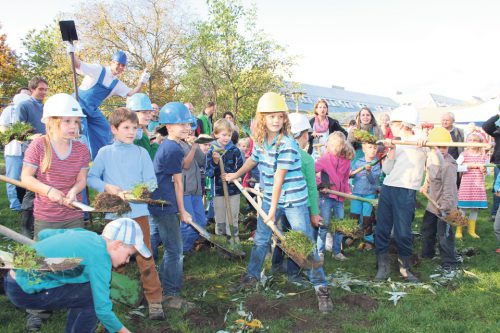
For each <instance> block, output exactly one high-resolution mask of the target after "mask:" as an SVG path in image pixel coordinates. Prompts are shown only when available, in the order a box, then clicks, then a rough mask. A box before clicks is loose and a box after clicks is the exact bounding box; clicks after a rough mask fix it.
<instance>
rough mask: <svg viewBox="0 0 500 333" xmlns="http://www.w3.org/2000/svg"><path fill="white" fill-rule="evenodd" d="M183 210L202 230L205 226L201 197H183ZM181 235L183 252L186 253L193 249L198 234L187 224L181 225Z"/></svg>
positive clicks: (205, 220) (205, 219) (205, 218)
mask: <svg viewBox="0 0 500 333" xmlns="http://www.w3.org/2000/svg"><path fill="white" fill-rule="evenodd" d="M184 208H185V209H186V211H187V212H188V213H189V214H191V216H192V217H193V221H194V222H196V223H197V224H198V225H200V226H202V227H203V228H204V227H205V226H206V225H207V217H206V216H205V207H204V206H203V197H202V196H201V195H184ZM181 234H182V244H183V251H184V252H187V251H189V250H191V249H192V248H193V245H194V242H196V240H197V239H198V237H200V234H199V233H198V232H197V231H196V230H195V229H194V228H193V227H192V226H190V225H189V224H186V223H181Z"/></svg>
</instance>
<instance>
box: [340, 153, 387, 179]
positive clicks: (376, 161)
mask: <svg viewBox="0 0 500 333" xmlns="http://www.w3.org/2000/svg"><path fill="white" fill-rule="evenodd" d="M386 157H387V154H384V155H382V156H380V158H379V159H376V160H373V161H372V162H370V163H369V164H368V165H369V166H371V167H372V166H375V165H376V164H377V163H381V162H382V160H383V159H384V158H386ZM365 167H366V166H361V167H359V168H357V169H356V170H353V171H352V172H351V174H350V175H349V177H354V175H356V174H357V173H360V172H361V171H363V170H365Z"/></svg>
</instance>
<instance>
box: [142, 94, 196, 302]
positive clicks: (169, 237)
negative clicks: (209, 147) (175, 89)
mask: <svg viewBox="0 0 500 333" xmlns="http://www.w3.org/2000/svg"><path fill="white" fill-rule="evenodd" d="M191 118H192V117H191V113H190V112H189V110H188V108H187V107H186V106H185V105H184V104H182V103H179V102H170V103H167V104H165V105H164V106H163V107H162V108H161V110H160V116H159V119H158V122H159V123H160V126H165V127H166V130H167V132H168V136H167V137H166V138H165V139H164V140H163V142H162V143H161V145H160V147H159V148H158V151H157V152H156V155H155V158H154V161H153V165H154V171H155V174H156V179H157V183H158V188H157V189H156V190H155V191H154V192H153V193H152V194H151V198H152V199H160V200H166V201H169V202H170V203H171V204H170V205H164V206H151V205H150V206H149V211H150V213H151V216H152V218H153V220H154V221H155V223H156V225H157V226H158V231H159V233H160V238H161V241H162V243H163V246H164V248H165V253H164V255H163V261H162V263H161V265H160V269H159V271H160V276H161V282H162V286H163V294H164V296H163V304H164V305H165V306H167V307H169V308H175V309H180V308H186V307H191V306H192V304H191V303H189V302H187V301H186V300H184V299H183V298H182V297H181V296H180V294H181V288H182V279H183V277H182V270H183V255H182V237H181V228H180V223H181V221H182V222H184V223H189V221H190V220H191V215H190V214H189V213H188V212H187V211H186V209H185V208H184V186H183V181H182V166H183V160H184V150H183V149H182V147H181V145H180V141H181V140H183V139H186V137H187V136H188V134H189V132H190V130H191Z"/></svg>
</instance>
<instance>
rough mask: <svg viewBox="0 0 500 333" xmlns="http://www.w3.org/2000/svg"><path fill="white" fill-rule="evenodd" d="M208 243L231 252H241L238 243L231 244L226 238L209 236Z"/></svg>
mask: <svg viewBox="0 0 500 333" xmlns="http://www.w3.org/2000/svg"><path fill="white" fill-rule="evenodd" d="M210 241H212V242H213V243H215V244H218V245H220V246H222V247H223V248H225V249H227V250H230V251H231V252H241V251H243V250H242V248H241V244H240V243H231V242H230V241H229V240H228V239H227V237H226V236H222V235H210Z"/></svg>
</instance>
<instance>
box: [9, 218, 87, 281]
mask: <svg viewBox="0 0 500 333" xmlns="http://www.w3.org/2000/svg"><path fill="white" fill-rule="evenodd" d="M0 234H2V235H4V236H6V237H8V238H10V239H12V240H14V241H16V242H18V243H21V244H24V245H33V244H35V241H34V240H32V239H30V238H28V237H26V236H24V235H21V234H19V233H17V232H15V231H14V230H11V229H9V228H7V227H6V226H3V225H0ZM81 261H82V259H81V258H44V259H43V261H42V262H40V263H38V267H37V269H36V270H37V271H51V272H57V271H64V270H68V269H73V268H75V267H78V266H79V265H80V262H81ZM1 268H3V269H16V268H17V267H15V266H14V256H13V255H12V254H11V253H9V252H4V251H0V269H1ZM20 269H22V268H20Z"/></svg>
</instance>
